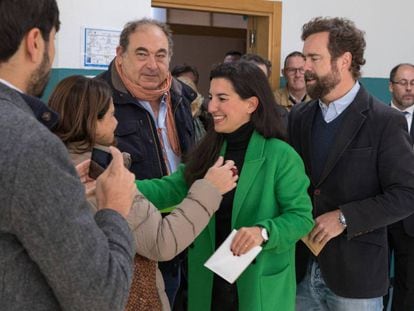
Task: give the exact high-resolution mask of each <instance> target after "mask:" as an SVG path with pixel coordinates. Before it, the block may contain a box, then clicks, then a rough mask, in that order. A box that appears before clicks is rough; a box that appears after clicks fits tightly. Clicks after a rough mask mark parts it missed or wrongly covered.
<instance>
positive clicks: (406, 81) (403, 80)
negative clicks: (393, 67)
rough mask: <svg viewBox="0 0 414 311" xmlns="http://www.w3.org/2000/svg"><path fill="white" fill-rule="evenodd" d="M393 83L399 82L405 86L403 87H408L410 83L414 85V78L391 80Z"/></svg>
mask: <svg viewBox="0 0 414 311" xmlns="http://www.w3.org/2000/svg"><path fill="white" fill-rule="evenodd" d="M391 83H393V84H398V85H399V86H403V87H407V86H408V84H410V86H412V87H414V80H410V81H408V80H405V79H402V80H400V81H391Z"/></svg>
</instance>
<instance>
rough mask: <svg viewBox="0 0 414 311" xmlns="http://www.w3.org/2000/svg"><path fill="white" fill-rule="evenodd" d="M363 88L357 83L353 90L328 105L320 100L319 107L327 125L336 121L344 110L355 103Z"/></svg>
mask: <svg viewBox="0 0 414 311" xmlns="http://www.w3.org/2000/svg"><path fill="white" fill-rule="evenodd" d="M360 88H361V86H360V84H359V82H358V81H357V82H356V83H355V84H354V86H353V87H352V89H351V90H350V91H349V92H348V93H346V94H345V95H344V96H342V97H341V98H339V99H337V100H335V101H333V102H331V103H330V104H329V105H326V104H325V103H323V102H322V101H321V100H320V99H319V107H321V110H322V115H323V119H324V120H325V122H326V123H329V122H332V121H333V120H335V119H336V118H337V117H338V116H339V115H340V114H341V113H342V112H344V110H345V109H346V108H347V107H348V106H349V105H350V104H351V103H352V102H353V101H354V99H355V97H356V95H357V93H358V91H359V89H360Z"/></svg>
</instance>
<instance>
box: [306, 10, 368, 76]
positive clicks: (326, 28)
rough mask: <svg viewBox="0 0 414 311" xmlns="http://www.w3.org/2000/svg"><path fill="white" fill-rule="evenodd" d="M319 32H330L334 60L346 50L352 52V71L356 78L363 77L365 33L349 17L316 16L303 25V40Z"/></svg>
mask: <svg viewBox="0 0 414 311" xmlns="http://www.w3.org/2000/svg"><path fill="white" fill-rule="evenodd" d="M319 32H328V33H329V42H328V50H329V53H330V54H331V57H332V61H334V60H336V59H337V58H338V57H339V56H342V55H343V54H344V53H345V52H350V53H351V54H352V63H351V68H350V70H351V73H352V76H353V78H354V79H355V80H358V79H359V78H360V77H361V67H362V66H363V65H364V64H365V59H364V51H365V47H366V43H365V38H364V35H365V33H364V32H363V31H362V30H359V29H358V28H356V26H355V24H354V22H352V21H351V20H349V19H345V18H340V17H334V18H328V17H316V18H314V19H312V20H311V21H310V22H308V23H306V24H305V25H303V28H302V40H303V41H305V40H306V38H308V37H309V36H310V35H313V34H315V33H319Z"/></svg>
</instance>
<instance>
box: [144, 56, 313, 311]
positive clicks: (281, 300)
mask: <svg viewBox="0 0 414 311" xmlns="http://www.w3.org/2000/svg"><path fill="white" fill-rule="evenodd" d="M210 81H211V82H210V103H209V106H208V109H209V112H210V113H211V114H212V116H213V119H214V128H212V129H210V130H209V131H208V132H207V134H206V136H205V137H204V138H203V140H202V141H201V142H200V144H199V145H198V146H197V148H196V149H195V151H194V152H192V153H191V154H190V155H189V158H188V159H187V160H186V161H185V165H183V166H181V167H180V169H179V170H178V171H177V172H176V173H174V174H173V175H171V176H166V177H164V178H162V179H161V180H143V181H138V182H137V185H138V188H139V189H140V191H141V192H142V193H143V194H144V195H145V196H146V197H147V198H148V199H149V200H150V201H151V202H153V203H154V204H155V205H156V206H157V207H163V206H169V205H171V204H176V203H177V202H180V201H181V200H182V198H183V197H185V195H186V193H187V191H188V185H190V184H191V183H192V182H193V181H194V180H196V179H198V178H199V177H200V176H203V175H204V174H205V172H206V170H207V169H208V167H209V166H211V164H212V163H214V158H216V157H217V156H219V155H224V158H225V159H232V160H234V162H235V164H236V166H237V168H238V171H239V176H240V178H239V180H238V184H237V187H236V189H234V190H232V191H230V192H228V193H226V194H225V195H224V197H223V201H222V203H221V206H220V209H219V211H218V212H217V213H216V215H215V217H214V219H212V220H211V221H210V223H209V225H208V227H207V228H206V229H205V230H204V231H203V232H202V233H201V234H200V236H199V237H198V238H197V239H196V240H195V242H194V245H193V247H191V248H189V260H188V264H189V292H188V294H189V306H188V310H190V311H192V310H197V311H199V310H201V311H203V310H209V311H210V310H221V311H223V310H240V311H245V310H246V311H247V310H249V311H250V310H257V309H258V308H263V309H265V310H294V305H295V289H296V284H295V269H294V256H295V255H294V254H295V243H296V241H297V240H298V239H300V238H301V237H302V236H304V235H306V234H307V233H308V232H309V230H310V229H311V228H312V226H313V221H312V215H311V202H310V199H309V196H308V194H307V188H308V185H309V180H308V178H307V177H306V174H305V171H304V167H303V163H302V161H301V159H300V157H299V156H298V155H297V154H296V152H294V150H293V149H292V148H291V147H290V146H289V145H288V144H287V143H285V142H284V139H285V137H284V130H283V128H282V127H283V125H282V123H281V120H280V118H279V115H278V114H277V113H276V111H275V107H276V103H275V99H274V96H273V93H272V90H271V87H270V85H269V82H268V80H267V77H266V76H265V74H264V73H263V72H262V70H261V69H259V68H258V67H257V66H256V65H254V64H251V63H249V62H245V61H239V62H235V63H227V64H220V65H218V66H217V67H216V68H214V69H213V70H212V72H211V74H210ZM233 229H237V230H238V231H237V234H236V235H235V237H234V239H233V240H232V243H231V250H232V252H233V253H234V254H235V255H237V256H240V255H243V254H245V253H247V252H248V251H250V250H251V249H252V248H253V247H255V246H262V247H263V250H262V251H261V253H260V254H259V255H258V256H257V257H256V259H255V261H254V262H253V263H252V264H250V266H249V267H248V268H247V269H246V270H245V271H244V272H243V273H242V274H241V276H240V277H239V278H238V280H237V281H236V283H234V284H230V283H228V282H227V281H225V280H224V279H222V278H220V277H219V276H218V275H215V274H213V273H212V272H211V271H209V270H208V269H206V268H205V267H203V264H204V263H205V261H206V260H207V259H208V258H209V257H210V256H211V255H212V254H213V253H214V251H215V250H216V249H217V248H218V247H219V246H220V245H221V244H222V242H223V241H224V240H225V239H226V238H227V236H228V235H229V234H230V233H231V232H232V230H233ZM260 306H262V307H260Z"/></svg>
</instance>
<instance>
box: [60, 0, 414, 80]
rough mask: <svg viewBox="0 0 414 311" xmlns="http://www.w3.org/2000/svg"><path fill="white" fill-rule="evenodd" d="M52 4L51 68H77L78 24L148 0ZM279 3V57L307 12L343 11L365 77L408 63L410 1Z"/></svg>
mask: <svg viewBox="0 0 414 311" xmlns="http://www.w3.org/2000/svg"><path fill="white" fill-rule="evenodd" d="M229 1H230V0H229ZM231 1H234V3H235V5H237V1H236V0H231ZM58 4H59V8H60V12H61V21H62V27H61V30H60V32H59V33H58V36H57V54H56V58H55V63H54V67H55V68H75V69H76V68H81V59H82V58H81V57H82V55H81V35H80V34H81V28H82V27H84V26H87V27H91V28H104V29H113V30H121V29H122V27H123V26H124V24H125V23H126V22H127V21H129V20H132V19H136V18H141V17H144V16H151V0H121V1H119V0H118V1H114V0H82V1H80V0H58ZM282 7H283V12H282V55H281V58H282V61H283V59H284V57H285V56H286V55H287V54H288V53H289V52H291V51H293V50H302V41H301V40H300V33H301V27H302V25H303V24H304V23H306V22H307V21H309V20H310V19H311V18H312V17H315V16H343V17H347V18H350V19H352V20H353V21H355V23H356V25H357V27H359V28H360V29H362V30H364V31H365V32H366V40H367V49H366V53H365V56H366V57H365V58H366V60H367V63H366V65H365V66H364V67H363V75H364V76H365V77H387V76H388V74H389V71H390V69H391V68H392V67H393V66H394V65H395V64H397V63H400V62H412V63H414V40H413V36H412V29H413V26H414V23H413V17H412V12H413V11H414V1H408V0H393V1H382V0H380V1H379V0H342V1H339V0H312V1H306V0H282Z"/></svg>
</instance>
